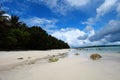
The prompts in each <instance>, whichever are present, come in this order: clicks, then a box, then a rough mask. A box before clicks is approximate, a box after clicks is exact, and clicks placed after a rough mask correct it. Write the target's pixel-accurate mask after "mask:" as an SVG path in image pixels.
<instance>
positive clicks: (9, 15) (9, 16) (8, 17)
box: [3, 14, 11, 18]
mask: <svg viewBox="0 0 120 80" xmlns="http://www.w3.org/2000/svg"><path fill="white" fill-rule="evenodd" d="M3 16H7V17H8V18H11V16H10V15H9V14H3Z"/></svg>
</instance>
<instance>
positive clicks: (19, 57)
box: [0, 49, 120, 80]
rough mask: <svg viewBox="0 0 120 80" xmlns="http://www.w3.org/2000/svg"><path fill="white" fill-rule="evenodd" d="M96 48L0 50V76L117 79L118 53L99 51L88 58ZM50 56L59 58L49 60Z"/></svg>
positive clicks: (5, 79)
mask: <svg viewBox="0 0 120 80" xmlns="http://www.w3.org/2000/svg"><path fill="white" fill-rule="evenodd" d="M95 52H98V53H100V52H99V50H97V51H94V52H92V51H89V50H76V49H60V50H48V51H9V52H6V51H1V52H0V80H120V76H119V74H120V62H119V61H120V54H119V53H117V52H116V53H115V52H114V53H112V54H111V53H107V52H106V53H104V54H103V53H100V55H102V59H100V60H91V59H90V55H91V54H92V53H95ZM76 53H78V54H79V55H75V54H76ZM61 54H64V55H65V56H64V57H63V56H61ZM52 56H57V57H59V60H58V61H57V62H49V61H48V60H49V58H50V57H52Z"/></svg>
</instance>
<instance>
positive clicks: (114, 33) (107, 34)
mask: <svg viewBox="0 0 120 80" xmlns="http://www.w3.org/2000/svg"><path fill="white" fill-rule="evenodd" d="M119 35H120V21H119V20H111V21H109V23H108V24H107V25H106V26H105V27H103V28H102V29H100V30H99V31H98V32H96V33H95V35H93V36H91V37H90V38H89V40H90V41H99V40H101V39H105V40H107V41H110V42H115V41H120V37H118V36H119Z"/></svg>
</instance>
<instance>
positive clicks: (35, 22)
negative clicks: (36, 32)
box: [23, 17, 58, 30]
mask: <svg viewBox="0 0 120 80" xmlns="http://www.w3.org/2000/svg"><path fill="white" fill-rule="evenodd" d="M23 21H24V22H26V23H28V25H29V26H40V27H42V28H44V29H45V30H48V29H50V28H55V27H56V26H55V24H56V23H57V21H58V20H57V19H46V18H39V17H32V18H28V19H23Z"/></svg>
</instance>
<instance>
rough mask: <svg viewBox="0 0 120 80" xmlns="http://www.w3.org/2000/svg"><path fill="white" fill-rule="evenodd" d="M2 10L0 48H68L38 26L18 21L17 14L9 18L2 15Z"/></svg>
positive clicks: (0, 11)
mask: <svg viewBox="0 0 120 80" xmlns="http://www.w3.org/2000/svg"><path fill="white" fill-rule="evenodd" d="M3 14H4V11H2V10H0V49H1V50H16V49H22V50H23V49H27V50H29V49H30V50H46V49H63V48H69V45H68V44H67V43H65V42H63V41H62V40H58V39H56V38H55V37H52V36H51V35H48V34H47V32H46V31H45V30H43V29H42V28H41V27H39V26H32V27H29V26H27V25H26V24H25V23H22V22H21V21H19V17H18V16H11V18H10V19H8V18H7V17H4V16H2V15H3Z"/></svg>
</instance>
